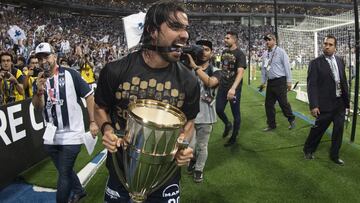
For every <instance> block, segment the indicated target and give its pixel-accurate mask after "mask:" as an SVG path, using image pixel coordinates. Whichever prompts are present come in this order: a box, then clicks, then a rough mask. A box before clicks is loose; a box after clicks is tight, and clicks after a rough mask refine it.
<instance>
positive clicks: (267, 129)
mask: <svg viewBox="0 0 360 203" xmlns="http://www.w3.org/2000/svg"><path fill="white" fill-rule="evenodd" d="M275 128H276V127H270V126H268V127H266V128H264V129H263V131H264V132H269V131H272V130H274V129H275Z"/></svg>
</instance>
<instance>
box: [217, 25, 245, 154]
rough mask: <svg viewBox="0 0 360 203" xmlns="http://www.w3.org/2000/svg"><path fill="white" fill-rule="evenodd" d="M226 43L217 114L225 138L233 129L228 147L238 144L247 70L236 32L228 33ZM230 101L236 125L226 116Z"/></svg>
mask: <svg viewBox="0 0 360 203" xmlns="http://www.w3.org/2000/svg"><path fill="white" fill-rule="evenodd" d="M224 42H225V46H226V48H227V49H226V50H225V51H224V52H223V53H222V56H221V72H220V73H221V77H220V78H219V83H220V84H219V89H218V93H217V96H216V113H217V115H218V116H219V118H220V119H221V120H222V121H223V123H224V124H225V129H224V132H223V137H224V138H225V137H227V136H228V135H229V133H230V131H231V129H232V134H231V137H230V139H229V140H228V141H227V143H225V145H224V146H225V147H228V146H232V145H233V144H235V143H236V137H237V136H238V134H239V130H240V122H241V115H240V97H241V87H242V77H243V75H244V71H245V69H246V57H245V54H244V53H243V52H242V51H241V50H240V49H239V48H238V46H237V43H238V35H237V33H236V32H233V31H229V32H227V33H226V35H225V39H224ZM228 101H229V103H230V107H231V112H232V115H233V117H234V125H232V124H231V122H230V121H229V119H228V118H227V116H226V114H225V107H226V104H227V102H228Z"/></svg>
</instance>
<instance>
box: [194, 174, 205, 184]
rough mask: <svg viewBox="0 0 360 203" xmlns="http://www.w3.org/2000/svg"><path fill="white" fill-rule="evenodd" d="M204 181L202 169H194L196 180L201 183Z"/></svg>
mask: <svg viewBox="0 0 360 203" xmlns="http://www.w3.org/2000/svg"><path fill="white" fill-rule="evenodd" d="M202 181H203V172H202V171H194V182H195V183H201V182H202Z"/></svg>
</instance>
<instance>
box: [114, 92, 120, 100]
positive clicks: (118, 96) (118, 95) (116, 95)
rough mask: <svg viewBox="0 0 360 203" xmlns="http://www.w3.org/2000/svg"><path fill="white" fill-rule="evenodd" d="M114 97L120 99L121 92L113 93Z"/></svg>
mask: <svg viewBox="0 0 360 203" xmlns="http://www.w3.org/2000/svg"><path fill="white" fill-rule="evenodd" d="M115 97H116V99H118V100H119V99H121V92H120V91H116V93H115Z"/></svg>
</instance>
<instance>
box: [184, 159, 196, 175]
mask: <svg viewBox="0 0 360 203" xmlns="http://www.w3.org/2000/svg"><path fill="white" fill-rule="evenodd" d="M195 163H196V161H195V160H192V159H191V160H190V163H189V165H188V167H187V170H186V171H187V174H188V175H192V174H193V173H194V170H195Z"/></svg>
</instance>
